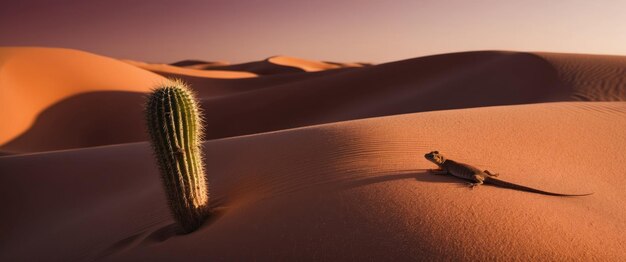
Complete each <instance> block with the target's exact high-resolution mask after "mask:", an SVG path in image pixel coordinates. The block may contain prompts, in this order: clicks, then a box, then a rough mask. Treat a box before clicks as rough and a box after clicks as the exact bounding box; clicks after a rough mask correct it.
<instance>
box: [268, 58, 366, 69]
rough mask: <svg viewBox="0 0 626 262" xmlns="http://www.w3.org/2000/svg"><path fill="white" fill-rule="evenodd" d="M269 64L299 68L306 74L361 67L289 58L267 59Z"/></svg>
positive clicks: (358, 65) (355, 64) (359, 65)
mask: <svg viewBox="0 0 626 262" xmlns="http://www.w3.org/2000/svg"><path fill="white" fill-rule="evenodd" d="M267 61H269V62H270V63H274V64H277V65H282V66H290V67H295V68H300V69H302V70H304V71H306V72H317V71H324V70H329V69H337V68H342V67H362V65H361V64H357V63H345V64H341V63H329V62H322V61H314V60H306V59H302V58H297V57H290V56H273V57H270V58H268V59H267Z"/></svg>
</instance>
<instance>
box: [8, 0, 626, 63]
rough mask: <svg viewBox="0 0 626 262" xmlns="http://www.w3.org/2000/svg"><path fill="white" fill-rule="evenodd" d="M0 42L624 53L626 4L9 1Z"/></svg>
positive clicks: (348, 51)
mask: <svg viewBox="0 0 626 262" xmlns="http://www.w3.org/2000/svg"><path fill="white" fill-rule="evenodd" d="M13 2H14V3H3V4H2V6H1V8H0V45H2V46H54V47H67V48H76V49H81V50H86V51H89V52H94V53H98V54H102V55H107V56H112V57H116V58H128V59H135V60H143V61H150V62H174V61H178V60H182V59H202V60H223V61H231V62H243V61H252V60H260V59H264V58H267V57H269V56H272V55H280V54H282V55H290V56H298V57H303V58H310V59H320V60H331V61H332V60H335V61H363V62H375V63H380V62H387V61H394V60H400V59H406V58H412V57H418V56H423V55H430V54H438V53H446V52H456V51H467V50H486V49H498V50H519V51H553V52H574V53H600V54H617V55H626V19H624V16H625V12H626V1H619V0H615V1H609V0H605V1H576V0H571V1H535V0H528V1H495V0H494V1H446V0H440V1H419V0H395V1H369V0H362V1H356V0H355V1H337V0H335V1H327V0H308V1H288V0H280V1H269V0H268V1H262V0H249V1H235V0H230V1H227V0H224V1H164V0H155V1H133V0H125V1H121V0H110V1H71V0H58V1H52V0H50V1H46V0H39V1H32V0H25V1H13Z"/></svg>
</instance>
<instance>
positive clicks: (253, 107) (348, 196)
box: [0, 47, 626, 261]
mask: <svg viewBox="0 0 626 262" xmlns="http://www.w3.org/2000/svg"><path fill="white" fill-rule="evenodd" d="M202 72H204V73H202ZM207 72H208V73H207ZM624 72H626V58H625V57H617V56H591V55H574V54H549V53H537V54H533V53H517V52H492V51H485V52H466V53H454V54H444V55H437V56H429V57H421V58H415V59H409V60H404V61H398V62H393V63H387V64H381V65H366V64H358V63H353V64H350V63H346V64H341V63H331V62H322V61H312V60H304V59H299V58H292V57H282V56H281V57H272V58H269V59H266V60H263V61H259V62H251V63H246V64H238V65H230V64H227V63H223V62H205V61H194V60H187V61H182V62H180V63H178V64H170V65H166V64H148V63H142V62H133V61H120V60H116V59H112V58H107V57H102V56H98V55H94V54H89V53H85V52H80V51H75V50H66V49H50V48H19V47H11V48H0V107H1V110H0V121H2V122H3V123H5V124H4V125H2V128H1V129H0V139H1V140H0V141H2V142H0V154H1V155H0V179H1V181H2V183H0V199H1V200H2V201H3V203H4V205H5V207H4V210H5V212H2V215H0V216H1V217H0V218H1V220H2V221H3V223H1V224H0V232H2V237H0V261H18V260H19V261H41V260H47V261H77V260H78V261H82V260H94V259H99V260H104V261H173V260H180V261H196V260H205V261H206V260H210V261H232V260H269V261H276V260H316V261H320V260H340V261H350V260H351V261H365V260H367V261H370V260H376V261H389V260H433V259H436V260H466V261H484V260H502V261H511V260H525V261H528V260H580V261H593V260H600V261H619V260H623V258H624V257H626V210H625V209H624V208H623V207H624V206H626V190H624V189H625V188H626V154H623V150H624V148H626V131H625V130H626V102H622V101H624V100H626V91H625V90H626V81H624ZM165 77H179V78H182V79H184V80H186V81H188V82H190V83H191V84H192V88H193V89H194V90H195V91H196V92H197V93H198V96H199V97H200V98H201V103H202V107H203V110H204V111H205V113H206V120H207V123H206V125H207V126H206V130H207V137H206V138H207V140H206V141H205V142H204V147H203V150H204V152H205V154H206V157H205V158H206V160H205V164H206V167H207V175H208V180H209V185H210V201H211V206H213V207H214V211H215V214H214V216H213V217H212V218H211V219H210V220H209V221H207V223H206V224H205V225H204V226H203V227H202V228H200V229H199V230H198V231H196V232H194V233H191V234H188V235H176V234H175V231H176V225H175V224H174V221H173V219H172V218H171V216H170V214H169V210H168V207H167V203H166V200H165V194H164V192H163V189H162V185H161V181H160V177H159V174H158V170H157V167H156V163H155V161H154V159H153V157H152V152H151V150H150V147H149V145H148V143H147V142H145V140H146V135H145V131H144V127H143V117H142V107H141V106H142V103H143V96H144V95H145V93H146V92H147V91H148V90H149V89H150V87H152V86H153V85H154V83H158V82H159V81H164V79H165ZM431 150H439V151H440V152H441V153H443V154H445V155H446V156H448V157H449V158H450V159H453V160H456V161H460V162H465V163H469V164H472V165H475V166H477V167H479V168H481V169H489V170H491V171H494V172H498V173H500V176H501V177H500V178H501V179H505V180H507V181H510V182H515V183H520V184H524V185H527V186H532V187H536V188H540V189H544V190H548V191H554V192H559V193H589V192H593V193H594V194H593V195H591V196H586V197H552V196H545V195H539V194H532V193H527V192H520V191H515V190H511V189H503V188H498V187H494V186H489V185H484V186H480V187H478V188H475V189H473V190H471V189H469V188H468V187H467V186H466V184H465V181H462V180H460V179H456V178H453V177H448V176H436V175H432V174H429V173H428V172H427V169H429V168H434V167H435V166H434V165H433V164H432V163H430V162H428V161H426V160H425V159H424V157H423V155H424V154H425V153H427V152H429V151H431Z"/></svg>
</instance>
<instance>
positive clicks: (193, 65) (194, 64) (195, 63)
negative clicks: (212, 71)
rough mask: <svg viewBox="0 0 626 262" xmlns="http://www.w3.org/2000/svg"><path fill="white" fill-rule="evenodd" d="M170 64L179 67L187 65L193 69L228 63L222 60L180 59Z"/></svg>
mask: <svg viewBox="0 0 626 262" xmlns="http://www.w3.org/2000/svg"><path fill="white" fill-rule="evenodd" d="M170 65H173V66H179V67H187V68H193V69H209V68H211V67H215V66H227V65H229V63H227V62H222V61H211V62H207V61H202V60H182V61H178V62H175V63H171V64H170Z"/></svg>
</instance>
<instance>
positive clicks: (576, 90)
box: [0, 52, 626, 153]
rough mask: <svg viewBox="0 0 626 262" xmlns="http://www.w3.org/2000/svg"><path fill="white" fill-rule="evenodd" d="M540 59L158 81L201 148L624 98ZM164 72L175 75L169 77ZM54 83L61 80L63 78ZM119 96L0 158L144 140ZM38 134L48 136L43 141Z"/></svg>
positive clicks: (134, 101) (607, 82)
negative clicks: (348, 126)
mask: <svg viewBox="0 0 626 262" xmlns="http://www.w3.org/2000/svg"><path fill="white" fill-rule="evenodd" d="M545 56H546V55H545V54H543V55H541V56H540V55H535V54H531V53H517V52H466V53H455V54H445V55H437V56H429V57H421V58H415V59H409V60H404V61H399V62H394V63H387V64H382V65H377V66H369V67H363V68H343V69H335V70H326V71H320V72H312V73H305V72H301V73H296V74H277V75H268V76H263V77H253V78H236V79H225V78H212V77H209V76H200V75H193V74H191V75H189V74H181V73H180V71H177V70H193V71H197V72H208V71H206V70H195V69H185V68H180V67H175V66H167V68H166V69H167V70H166V71H167V72H166V71H163V72H159V71H155V72H158V73H160V74H162V75H164V76H167V77H179V78H182V79H184V80H186V81H188V82H189V83H190V84H191V85H192V87H193V88H194V89H195V90H196V91H197V92H198V94H199V96H200V97H201V98H202V107H203V109H204V111H205V115H206V122H207V126H208V127H210V128H207V134H206V138H207V139H216V138H223V137H231V136H238V135H246V134H255V133H259V132H268V131H275V130H281V129H288V128H295V127H301V126H307V125H315V124H322V123H332V122H336V121H345V120H352V119H359V118H367V117H376V116H385V115H393V114H402V113H411V112H424V111H433V110H443V109H455V108H468V107H481V106H493V105H512V104H526V103H538V102H551V101H572V100H579V99H580V98H581V97H586V98H587V99H589V100H594V101H611V100H616V99H620V100H624V99H626V97H621V96H620V95H622V94H621V93H619V92H621V91H620V90H626V87H623V86H622V85H623V82H622V81H621V79H622V77H623V75H622V74H621V73H620V72H621V71H619V70H603V72H605V73H604V75H603V77H602V81H604V82H603V85H601V86H605V87H607V88H604V89H602V88H600V89H598V88H596V86H595V85H586V83H588V82H589V80H588V79H591V78H593V76H592V75H593V74H594V73H593V72H594V71H593V70H591V71H589V73H585V72H586V71H584V70H583V69H584V68H590V69H591V68H603V67H606V66H604V65H603V63H605V61H604V60H602V59H596V60H593V61H595V62H594V63H592V62H589V61H587V60H584V59H583V60H581V59H579V58H581V57H582V58H586V57H587V56H577V55H569V56H568V55H560V57H564V58H567V57H570V58H568V59H564V58H561V59H551V60H546V59H545V58H544V57H545ZM548 56H549V55H548ZM618 58H619V57H611V59H612V60H609V61H606V63H607V64H608V65H612V63H613V64H614V63H615V62H613V61H621V60H619V59H618ZM294 61H295V60H294ZM294 61H291V62H294ZM572 61H574V62H572ZM576 61H583V62H584V61H586V62H584V63H583V62H580V63H578V62H576ZM577 63H578V64H577ZM574 64H575V65H579V64H580V65H579V66H577V67H575V68H577V69H576V70H579V71H580V72H578V73H575V75H577V76H578V77H577V78H568V77H566V76H567V74H568V73H567V70H569V68H570V67H568V65H574ZM145 65H147V64H145ZM62 66H63V65H59V66H57V68H63V67H62ZM72 66H74V67H78V66H79V65H72ZM303 66H305V65H303ZM171 68H177V69H176V70H169V69H171ZM580 68H583V69H580ZM147 69H149V67H148V68H147ZM168 70H169V71H168ZM572 70H574V69H572ZM216 72H217V71H216ZM229 72H235V71H229ZM237 72H238V71H237ZM610 72H614V75H611V74H610ZM569 74H574V73H569ZM587 75H589V76H587ZM55 81H63V78H60V79H57V80H55ZM120 86H132V85H131V84H130V83H127V84H120ZM11 89H12V88H11V87H9V88H3V90H11ZM602 92H604V94H603V93H602ZM616 94H617V95H616ZM119 96H120V97H127V98H120V99H119V101H117V103H115V108H114V109H110V111H111V110H113V111H117V112H126V113H127V114H128V116H127V117H128V118H123V119H119V118H117V116H115V115H112V114H111V115H106V114H105V113H102V112H101V111H102V110H101V109H102V108H103V107H106V103H111V102H106V101H104V100H102V101H98V99H90V98H93V97H94V96H68V95H65V97H64V99H60V98H58V99H57V100H56V104H55V105H54V106H52V105H49V108H48V109H47V110H46V112H39V113H40V119H39V120H38V122H39V123H36V124H34V125H33V126H32V129H33V130H31V131H28V132H25V133H23V134H22V135H21V136H19V137H13V139H11V140H7V142H5V143H4V144H3V145H1V146H0V150H3V151H9V152H15V153H25V152H39V151H47V150H60V149H69V148H78V147H84V146H97V145H106V144H116V143H127V142H137V141H143V140H145V135H144V133H145V132H144V130H143V125H142V119H141V118H140V116H141V110H142V108H141V107H140V103H139V102H140V101H139V99H140V98H139V96H138V94H137V93H128V94H126V95H123V94H119ZM103 97H105V96H103ZM132 97H134V98H132ZM110 99H114V98H110ZM68 101H73V102H68ZM109 101H112V100H109ZM68 103H69V104H77V105H85V107H83V110H82V112H84V113H89V112H92V117H91V118H89V120H85V121H80V122H77V121H79V120H80V119H81V114H80V113H79V114H68V113H67V112H69V111H71V107H68V109H66V110H60V109H58V108H64V107H65V106H64V104H68ZM12 110H15V109H12ZM96 111H98V112H96ZM113 111H111V112H113ZM96 116H98V117H96ZM54 122H59V123H64V124H63V125H55V124H53V123H54ZM45 123H48V124H45ZM119 123H126V124H124V125H119ZM120 127H123V130H120ZM88 130H90V131H91V132H87V131H88ZM43 132H46V133H47V134H48V135H47V136H43V135H42V134H43ZM95 137H100V138H99V139H94V138H95ZM51 138H54V139H51Z"/></svg>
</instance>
